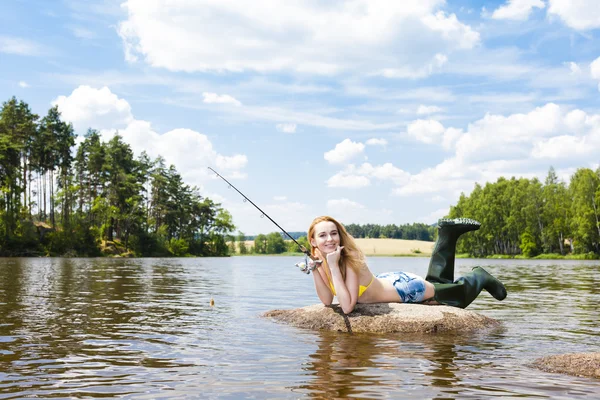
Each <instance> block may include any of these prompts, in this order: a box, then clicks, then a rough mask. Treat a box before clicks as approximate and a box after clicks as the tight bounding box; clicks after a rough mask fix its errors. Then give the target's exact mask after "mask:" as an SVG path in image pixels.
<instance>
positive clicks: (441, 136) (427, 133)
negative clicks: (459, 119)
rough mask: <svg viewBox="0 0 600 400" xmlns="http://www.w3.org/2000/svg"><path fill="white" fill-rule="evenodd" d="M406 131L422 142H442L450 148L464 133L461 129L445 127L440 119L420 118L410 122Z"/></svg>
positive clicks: (445, 146) (446, 147)
mask: <svg viewBox="0 0 600 400" xmlns="http://www.w3.org/2000/svg"><path fill="white" fill-rule="evenodd" d="M406 132H407V133H408V134H409V135H410V136H412V137H414V138H415V139H417V140H418V141H420V142H423V143H427V144H438V143H439V144H442V146H443V147H444V148H445V149H450V148H451V147H452V145H453V144H454V143H455V142H456V141H457V140H458V138H459V137H460V135H461V134H462V130H461V129H456V128H448V129H446V128H444V125H442V124H441V123H440V122H439V121H436V120H433V119H429V120H423V119H418V120H416V121H413V122H411V123H410V124H408V127H407V128H406Z"/></svg>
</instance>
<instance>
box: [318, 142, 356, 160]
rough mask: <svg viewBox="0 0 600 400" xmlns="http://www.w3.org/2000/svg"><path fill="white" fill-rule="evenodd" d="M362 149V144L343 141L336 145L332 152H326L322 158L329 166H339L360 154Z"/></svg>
mask: <svg viewBox="0 0 600 400" xmlns="http://www.w3.org/2000/svg"><path fill="white" fill-rule="evenodd" d="M364 149H365V145H364V144H362V143H360V142H353V141H352V140H350V139H344V140H343V141H342V142H340V143H338V144H336V145H335V148H334V149H333V150H330V151H328V152H326V153H325V154H324V155H323V157H324V158H325V160H327V161H328V162H329V163H330V164H341V163H343V162H346V161H348V160H350V159H352V158H353V157H355V156H357V155H359V154H361V153H362V152H363V150H364Z"/></svg>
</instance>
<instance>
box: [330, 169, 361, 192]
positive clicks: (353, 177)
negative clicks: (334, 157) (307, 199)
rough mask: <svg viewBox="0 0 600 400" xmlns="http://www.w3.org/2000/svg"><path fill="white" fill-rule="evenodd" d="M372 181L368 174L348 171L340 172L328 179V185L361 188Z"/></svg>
mask: <svg viewBox="0 0 600 400" xmlns="http://www.w3.org/2000/svg"><path fill="white" fill-rule="evenodd" d="M370 184H371V181H370V180H369V178H367V177H366V176H360V175H357V174H352V173H348V172H344V171H342V172H338V173H337V174H335V175H334V176H332V177H331V178H329V179H328V180H327V186H328V187H334V188H347V189H360V188H363V187H366V186H369V185H370Z"/></svg>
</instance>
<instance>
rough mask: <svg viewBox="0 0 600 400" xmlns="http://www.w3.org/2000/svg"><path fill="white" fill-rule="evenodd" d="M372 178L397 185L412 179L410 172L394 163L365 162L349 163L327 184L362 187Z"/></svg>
mask: <svg viewBox="0 0 600 400" xmlns="http://www.w3.org/2000/svg"><path fill="white" fill-rule="evenodd" d="M372 179H377V180H381V181H390V182H392V183H393V184H395V185H403V184H405V183H407V182H408V181H409V179H410V174H409V173H408V172H406V171H403V170H402V169H400V168H398V167H396V166H394V165H393V164H392V163H385V164H382V165H372V164H370V163H363V164H362V165H360V166H358V167H357V166H355V165H353V164H350V165H348V166H347V167H346V168H345V169H344V170H343V171H340V172H338V173H337V174H335V175H334V176H332V177H331V178H329V180H327V186H329V187H339V188H348V189H360V188H363V187H366V186H369V185H370V184H371V180H372Z"/></svg>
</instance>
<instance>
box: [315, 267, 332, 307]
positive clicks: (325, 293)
mask: <svg viewBox="0 0 600 400" xmlns="http://www.w3.org/2000/svg"><path fill="white" fill-rule="evenodd" d="M321 268H329V267H328V266H327V265H323V264H321V266H320V267H319V268H318V269H315V270H314V271H313V274H312V275H313V279H314V281H315V289H316V291H317V296H319V300H321V302H322V303H323V304H325V305H326V306H329V305H331V303H332V302H333V293H331V289H329V286H328V285H327V284H326V283H325V281H323V278H322V277H321V273H320V269H321Z"/></svg>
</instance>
